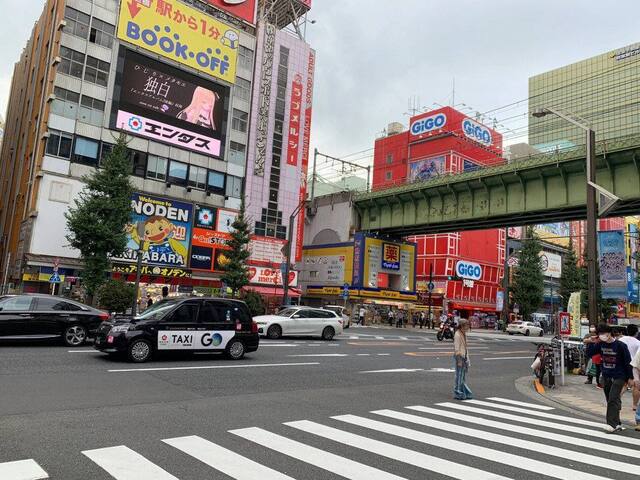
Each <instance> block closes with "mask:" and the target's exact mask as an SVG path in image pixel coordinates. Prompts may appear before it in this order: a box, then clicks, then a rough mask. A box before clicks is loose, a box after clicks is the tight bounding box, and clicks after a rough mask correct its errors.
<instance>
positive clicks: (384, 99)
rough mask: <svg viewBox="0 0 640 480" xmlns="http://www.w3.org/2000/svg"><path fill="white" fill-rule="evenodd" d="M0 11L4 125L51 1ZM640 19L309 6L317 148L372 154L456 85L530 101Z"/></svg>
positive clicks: (592, 7) (413, 6)
mask: <svg viewBox="0 0 640 480" xmlns="http://www.w3.org/2000/svg"><path fill="white" fill-rule="evenodd" d="M0 3H1V4H2V6H3V7H4V8H3V9H2V10H3V11H4V12H10V13H11V20H10V21H8V22H4V23H3V26H2V27H3V28H2V29H0V45H2V48H1V49H0V112H2V114H3V116H4V113H5V111H6V105H7V96H8V95H9V86H10V82H11V75H12V71H13V64H14V62H15V61H16V60H17V59H18V58H19V56H20V52H21V50H22V47H23V46H24V44H25V42H26V40H27V38H28V37H29V35H30V33H31V28H32V26H33V23H34V22H35V20H36V19H37V17H38V16H39V14H40V11H41V10H42V6H43V2H42V1H41V0H0ZM18 12H19V15H18V14H17V13H18ZM639 13H640V2H639V1H638V0H616V1H608V2H605V1H603V0H484V1H479V0H477V1H475V0H450V1H446V0H440V1H436V0H313V9H312V11H311V13H310V17H309V18H311V19H314V20H316V23H315V24H314V25H309V27H308V30H307V39H308V41H309V43H311V45H312V46H313V47H314V48H315V49H316V50H317V63H316V77H315V80H316V81H315V95H314V117H313V124H312V147H313V146H317V147H318V148H319V149H320V150H321V151H322V152H324V153H328V154H332V155H336V156H343V155H347V154H350V153H353V152H357V151H360V150H365V149H368V148H371V147H373V141H374V139H375V137H376V134H377V133H379V132H381V131H382V129H383V128H385V127H386V125H387V124H388V123H389V122H391V121H400V122H403V123H405V124H406V123H407V119H408V117H407V116H406V115H404V113H405V112H407V111H408V99H409V97H411V96H417V97H419V99H420V102H419V106H420V107H423V106H426V107H430V106H432V105H433V103H434V102H437V103H441V104H447V103H450V102H451V91H452V79H453V78H454V77H455V83H456V96H455V102H456V103H457V104H459V103H464V104H466V105H468V106H470V107H471V108H472V109H474V110H477V111H481V112H483V111H486V110H489V109H492V108H496V107H499V106H502V105H506V104H509V103H511V102H514V101H517V100H522V99H524V98H526V97H527V79H528V78H529V77H530V76H531V75H534V74H537V73H541V72H544V71H546V70H550V69H552V68H555V67H559V66H562V65H565V64H567V63H571V62H574V61H577V60H581V59H583V58H587V57H590V56H593V55H596V54H599V53H602V52H606V51H608V50H611V49H614V48H617V47H622V46H625V45H628V44H630V43H634V42H636V41H640V28H639V23H638V19H639V18H640V15H639ZM523 108H524V107H523ZM521 111H522V110H521ZM507 116H508V115H507V113H505V114H503V115H502V117H507ZM501 119H502V118H501V117H500V116H499V117H498V120H501ZM352 158H357V156H356V157H352Z"/></svg>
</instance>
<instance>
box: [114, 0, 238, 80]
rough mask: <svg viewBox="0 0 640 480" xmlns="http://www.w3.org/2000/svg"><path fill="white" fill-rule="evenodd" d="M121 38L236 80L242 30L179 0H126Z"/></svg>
mask: <svg viewBox="0 0 640 480" xmlns="http://www.w3.org/2000/svg"><path fill="white" fill-rule="evenodd" d="M118 38H119V39H120V40H124V41H125V42H129V43H131V44H133V45H136V46H137V47H140V48H143V49H145V50H148V51H150V52H153V53H155V54H157V55H160V56H163V57H165V58H168V59H170V60H173V61H174V62H179V63H181V64H183V65H186V66H187V67H191V68H195V69H196V70H198V71H200V72H202V73H206V74H207V75H211V76H213V77H216V78H220V79H222V80H225V81H227V82H229V83H234V82H235V78H236V61H237V56H238V43H239V39H240V36H239V34H238V31H237V30H235V29H233V28H231V27H229V26H227V25H225V24H224V23H222V22H220V21H219V20H216V19H215V18H212V17H210V16H208V15H206V14H204V13H202V12H201V11H200V10H196V9H195V8H192V7H189V6H188V5H185V4H184V3H180V2H177V1H175V0H122V1H121V2H120V15H119V18H118Z"/></svg>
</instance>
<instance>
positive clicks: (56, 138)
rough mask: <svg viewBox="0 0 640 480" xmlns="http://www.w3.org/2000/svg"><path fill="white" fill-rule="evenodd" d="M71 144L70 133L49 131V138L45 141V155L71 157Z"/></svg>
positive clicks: (71, 136) (71, 137)
mask: <svg viewBox="0 0 640 480" xmlns="http://www.w3.org/2000/svg"><path fill="white" fill-rule="evenodd" d="M72 143H73V135H71V134H70V133H65V132H59V131H57V130H49V138H48V139H47V155H53V156H55V157H64V158H69V157H71V144H72Z"/></svg>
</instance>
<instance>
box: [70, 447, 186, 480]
mask: <svg viewBox="0 0 640 480" xmlns="http://www.w3.org/2000/svg"><path fill="white" fill-rule="evenodd" d="M82 453H83V454H84V455H86V456H87V457H89V458H90V459H91V460H93V461H94V462H95V463H97V464H98V465H99V466H100V467H102V468H103V469H104V470H105V471H106V472H107V473H108V474H109V475H111V476H112V477H113V478H115V479H116V480H178V478H176V477H174V476H173V475H171V474H170V473H169V472H167V471H166V470H164V469H162V468H160V467H159V466H158V465H156V464H155V463H153V462H151V461H149V460H147V459H146V458H145V457H143V456H142V455H140V454H139V453H137V452H135V451H133V450H131V449H130V448H129V447H125V446H124V445H120V446H118V447H107V448H97V449H95V450H85V451H83V452H82Z"/></svg>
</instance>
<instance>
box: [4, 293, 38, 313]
mask: <svg viewBox="0 0 640 480" xmlns="http://www.w3.org/2000/svg"><path fill="white" fill-rule="evenodd" d="M32 301H33V297H25V296H20V297H10V298H9V299H8V300H5V301H4V302H2V303H0V307H2V311H3V312H20V311H22V312H24V311H28V310H29V309H30V308H31V302H32Z"/></svg>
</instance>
